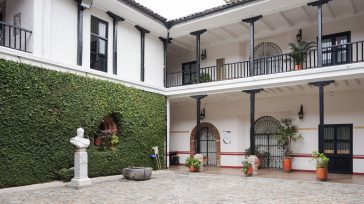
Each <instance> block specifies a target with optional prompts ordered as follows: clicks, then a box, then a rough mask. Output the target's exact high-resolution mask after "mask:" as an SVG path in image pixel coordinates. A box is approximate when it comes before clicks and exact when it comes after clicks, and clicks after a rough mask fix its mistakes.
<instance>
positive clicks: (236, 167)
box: [220, 166, 243, 169]
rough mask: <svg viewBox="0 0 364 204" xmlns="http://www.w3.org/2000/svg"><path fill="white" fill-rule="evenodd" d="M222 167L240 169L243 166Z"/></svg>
mask: <svg viewBox="0 0 364 204" xmlns="http://www.w3.org/2000/svg"><path fill="white" fill-rule="evenodd" d="M220 167H221V168H230V169H240V168H243V167H242V166H220Z"/></svg>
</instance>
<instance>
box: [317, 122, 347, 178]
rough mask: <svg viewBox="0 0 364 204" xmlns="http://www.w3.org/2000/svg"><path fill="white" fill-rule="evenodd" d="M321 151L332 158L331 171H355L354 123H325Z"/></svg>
mask: <svg viewBox="0 0 364 204" xmlns="http://www.w3.org/2000/svg"><path fill="white" fill-rule="evenodd" d="M324 129H325V130H324V135H323V138H320V144H321V145H320V152H323V153H324V154H325V155H326V156H327V157H329V158H330V162H329V168H328V170H329V172H330V173H345V174H351V173H352V172H353V125H352V124H340V125H325V126H324Z"/></svg>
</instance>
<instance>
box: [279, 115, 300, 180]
mask: <svg viewBox="0 0 364 204" xmlns="http://www.w3.org/2000/svg"><path fill="white" fill-rule="evenodd" d="M293 121H294V120H293V119H292V118H283V119H281V121H280V122H281V127H280V128H279V129H278V133H277V136H278V140H277V142H278V145H280V146H281V147H282V149H283V155H284V159H283V170H284V172H287V173H288V172H291V170H292V157H291V154H292V144H293V143H296V142H298V141H301V140H303V137H302V136H301V134H299V133H298V130H297V127H296V126H295V125H293Z"/></svg>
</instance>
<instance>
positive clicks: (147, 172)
mask: <svg viewBox="0 0 364 204" xmlns="http://www.w3.org/2000/svg"><path fill="white" fill-rule="evenodd" d="M152 171H153V169H152V168H151V167H128V168H124V169H123V176H124V178H126V179H128V180H134V181H144V180H148V179H150V177H151V176H152Z"/></svg>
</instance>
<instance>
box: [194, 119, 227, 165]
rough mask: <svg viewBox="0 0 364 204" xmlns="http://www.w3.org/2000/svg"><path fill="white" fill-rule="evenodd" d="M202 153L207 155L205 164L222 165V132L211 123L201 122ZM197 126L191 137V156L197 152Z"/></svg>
mask: <svg viewBox="0 0 364 204" xmlns="http://www.w3.org/2000/svg"><path fill="white" fill-rule="evenodd" d="M200 127H201V139H200V147H201V152H200V153H201V154H202V155H204V157H206V160H205V161H204V165H207V166H217V167H220V165H221V159H220V157H221V148H220V147H221V146H220V134H219V131H218V130H217V128H216V127H215V126H214V125H213V124H211V123H206V122H205V123H201V124H200ZM196 142H197V140H196V127H194V128H193V130H192V132H191V137H190V156H193V155H195V154H196Z"/></svg>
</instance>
